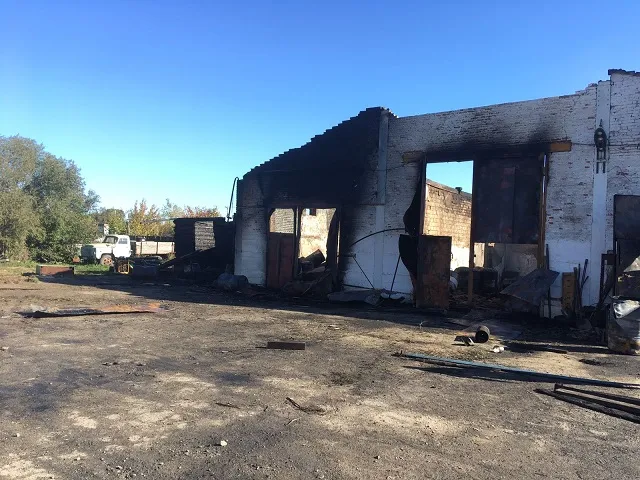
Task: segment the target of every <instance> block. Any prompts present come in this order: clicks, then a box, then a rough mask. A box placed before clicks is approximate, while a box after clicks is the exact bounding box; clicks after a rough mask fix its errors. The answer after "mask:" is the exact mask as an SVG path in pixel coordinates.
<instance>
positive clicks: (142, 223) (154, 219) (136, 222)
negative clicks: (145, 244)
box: [129, 198, 162, 237]
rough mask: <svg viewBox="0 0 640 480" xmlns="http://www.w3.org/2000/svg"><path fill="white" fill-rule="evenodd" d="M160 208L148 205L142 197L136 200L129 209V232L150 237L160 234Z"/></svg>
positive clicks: (137, 235) (136, 235)
mask: <svg viewBox="0 0 640 480" xmlns="http://www.w3.org/2000/svg"><path fill="white" fill-rule="evenodd" d="M161 218H162V217H161V216H160V210H159V209H158V207H156V206H155V205H148V204H147V201H146V200H145V199H144V198H143V199H142V200H140V202H138V201H136V203H135V204H134V205H133V208H132V209H131V210H129V233H130V235H132V236H134V237H152V236H157V235H160V219H161Z"/></svg>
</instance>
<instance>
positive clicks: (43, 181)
mask: <svg viewBox="0 0 640 480" xmlns="http://www.w3.org/2000/svg"><path fill="white" fill-rule="evenodd" d="M25 190H26V191H27V192H28V193H29V194H30V195H31V196H32V197H33V199H34V201H35V204H36V205H35V210H36V214H37V215H38V217H39V219H40V229H39V231H38V232H37V233H33V234H31V235H29V236H28V237H27V247H28V248H29V251H30V254H31V257H32V258H34V259H35V260H38V261H47V262H60V261H68V260H69V259H70V258H71V257H72V256H73V255H74V253H75V250H76V245H77V244H80V243H84V242H87V241H90V240H92V238H93V237H94V236H95V231H96V229H95V221H94V219H93V218H92V216H91V215H90V213H92V212H93V211H94V210H95V207H96V206H97V203H98V201H99V197H98V196H97V194H96V193H95V192H93V191H88V192H85V185H84V180H83V179H82V177H81V175H80V170H79V169H78V167H77V165H76V164H75V163H74V162H72V161H69V160H64V159H62V158H58V157H56V156H54V155H51V154H49V153H44V155H42V156H41V158H39V159H38V161H37V164H36V169H35V172H34V174H33V176H32V179H31V182H30V184H29V185H27V187H26V189H25Z"/></svg>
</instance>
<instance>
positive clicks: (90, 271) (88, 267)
mask: <svg viewBox="0 0 640 480" xmlns="http://www.w3.org/2000/svg"><path fill="white" fill-rule="evenodd" d="M74 267H75V272H76V275H104V274H106V273H109V266H108V265H100V264H99V263H98V264H91V263H81V264H77V265H74Z"/></svg>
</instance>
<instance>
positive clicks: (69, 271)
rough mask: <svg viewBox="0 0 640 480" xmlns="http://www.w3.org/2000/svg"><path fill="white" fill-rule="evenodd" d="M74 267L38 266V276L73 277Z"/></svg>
mask: <svg viewBox="0 0 640 480" xmlns="http://www.w3.org/2000/svg"><path fill="white" fill-rule="evenodd" d="M74 273H75V268H74V267H63V266H58V265H36V275H42V276H45V275H73V274H74Z"/></svg>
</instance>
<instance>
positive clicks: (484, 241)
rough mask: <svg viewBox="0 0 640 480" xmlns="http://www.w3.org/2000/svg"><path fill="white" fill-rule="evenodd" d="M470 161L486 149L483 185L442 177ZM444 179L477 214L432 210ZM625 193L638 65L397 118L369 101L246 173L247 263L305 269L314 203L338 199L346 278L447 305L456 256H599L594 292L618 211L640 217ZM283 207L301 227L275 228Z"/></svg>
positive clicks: (568, 268) (497, 263)
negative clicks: (438, 172)
mask: <svg viewBox="0 0 640 480" xmlns="http://www.w3.org/2000/svg"><path fill="white" fill-rule="evenodd" d="M463 160H473V188H472V192H471V193H472V196H471V195H468V194H467V195H468V196H467V197H464V198H455V195H456V194H458V195H463V194H464V192H457V191H454V190H452V189H451V187H454V186H450V187H447V186H437V185H433V184H432V185H429V184H428V182H427V177H428V175H429V165H430V164H432V163H437V162H451V161H463ZM438 188H439V189H440V190H442V194H443V195H445V196H446V195H449V196H450V197H451V200H450V201H449V202H450V204H451V205H453V204H452V203H451V202H454V203H455V202H457V203H456V205H458V206H459V210H460V211H463V210H464V209H465V208H466V207H465V205H467V206H468V207H469V208H470V210H469V212H468V215H467V217H468V222H469V224H468V226H466V225H465V226H460V225H458V226H457V227H456V228H448V227H450V226H448V225H447V224H446V221H445V223H442V221H439V222H434V221H432V219H431V218H430V217H429V212H430V208H429V207H430V206H432V207H436V208H437V202H436V201H433V202H430V201H429V199H428V196H429V194H430V193H429V192H430V190H432V189H438ZM623 195H627V196H635V195H640V74H638V73H636V72H629V71H623V70H610V71H609V79H608V80H604V81H599V82H597V83H594V84H591V85H589V86H588V87H587V88H586V89H584V90H581V91H578V92H576V93H574V94H570V95H564V96H560V97H553V98H543V99H539V100H532V101H524V102H516V103H507V104H501V105H492V106H487V107H480V108H470V109H465V110H458V111H451V112H443V113H434V114H426V115H418V116H410V117H397V116H396V115H394V114H393V113H392V112H391V111H389V110H388V109H385V108H369V109H367V110H364V111H363V112H361V113H360V114H358V115H357V116H355V117H353V118H351V119H349V120H346V121H344V122H342V123H341V124H339V125H337V126H335V127H333V128H331V129H329V130H327V131H326V132H325V133H323V134H321V135H318V136H316V137H314V138H313V139H312V140H311V141H310V142H309V143H307V144H305V145H303V146H302V147H299V148H295V149H293V150H289V151H287V152H285V153H283V154H281V155H279V156H278V157H276V158H274V159H272V160H270V161H268V162H266V163H264V164H262V165H260V166H258V167H256V168H254V169H253V170H251V171H250V172H248V173H247V174H246V175H245V176H244V177H243V178H242V180H241V181H240V182H239V185H238V191H237V215H236V219H237V229H236V254H235V271H236V273H237V274H242V275H246V276H247V277H248V278H249V281H250V282H252V283H255V284H261V285H266V284H271V285H272V286H277V285H279V284H281V283H283V282H286V281H287V280H289V279H291V278H292V277H293V275H294V274H295V273H296V270H295V269H296V263H297V259H298V258H299V257H300V244H301V240H302V229H301V224H302V221H301V220H302V217H303V215H304V212H305V211H306V212H311V211H313V212H315V211H318V210H320V209H325V210H330V211H331V212H332V214H331V219H330V220H328V221H327V246H326V248H325V249H324V253H325V255H326V266H327V268H328V269H330V270H331V271H332V272H333V275H334V288H337V289H345V290H348V289H372V288H373V289H378V290H383V289H386V290H390V291H394V292H399V293H401V294H404V295H406V296H407V297H410V298H413V299H414V300H415V301H416V303H418V304H419V305H425V306H428V305H435V306H443V305H444V303H443V302H444V300H443V299H444V298H445V297H446V295H447V282H448V280H449V270H450V269H452V255H453V257H454V258H455V259H456V260H455V265H454V266H459V265H464V266H466V267H468V268H470V269H471V271H472V272H473V269H474V267H478V266H483V267H485V268H492V269H494V270H496V271H498V275H503V274H505V271H506V270H509V271H511V273H514V272H515V274H517V275H525V274H526V273H528V272H529V271H531V270H532V269H535V268H536V267H545V268H546V266H547V265H548V267H549V268H550V269H552V270H555V271H557V272H559V273H563V272H572V271H573V269H574V267H575V266H577V265H581V266H582V267H583V268H584V267H585V260H586V259H588V262H587V265H586V270H587V275H586V276H585V278H586V280H585V284H584V288H583V289H582V301H583V303H584V304H585V305H591V304H594V303H596V302H598V299H599V296H600V290H601V285H600V284H601V265H602V264H603V262H604V258H603V254H606V253H607V252H608V251H613V250H614V242H616V241H617V240H616V238H614V237H615V235H614V223H616V222H617V223H619V224H621V225H626V226H627V227H628V225H630V224H631V223H633V222H634V221H636V220H638V221H640V215H637V214H636V215H635V217H634V212H633V211H632V210H633V208H629V207H628V205H631V204H632V205H636V204H635V203H633V202H635V200H634V199H635V198H636V197H624V198H625V202H626V203H625V202H623V203H620V205H621V207H620V208H619V209H618V208H614V203H617V200H615V199H614V197H615V196H618V198H623V197H621V196H623ZM442 199H443V202H446V201H447V200H446V198H445V197H442ZM629 202H630V203H629ZM443 205H444V203H443ZM625 205H626V207H624V206H625ZM638 205H640V204H638ZM445 206H446V205H445ZM623 207H624V208H623ZM278 209H288V210H290V211H291V212H292V213H291V215H292V225H293V229H292V231H291V232H288V233H278V232H274V231H272V229H271V226H272V225H273V222H272V221H270V217H271V215H272V214H273V213H274V212H275V211H276V210H278ZM305 209H306V210H305ZM431 210H433V209H431ZM614 210H615V211H616V213H615V215H614ZM447 215H449V219H450V220H451V221H453V222H461V221H462V220H460V219H457V218H455V215H453V213H451V212H449V213H448V214H447ZM443 216H445V217H446V215H444V214H443ZM614 217H617V218H615V219H614ZM460 218H462V217H460ZM634 218H635V220H634ZM436 224H439V225H440V227H439V230H438V229H436V228H435V225H436ZM634 225H635V224H634ZM627 227H625V228H626V230H624V231H625V232H626V233H625V235H627V236H629V235H635V234H630V233H628V232H630V231H637V232H640V223H638V224H637V225H635V226H633V225H632V226H631V227H628V228H627ZM615 230H616V231H618V230H619V229H617V227H616V229H615ZM464 235H468V241H466V242H465V241H464V240H460V237H461V236H464ZM638 237H640V235H638ZM633 240H634V241H635V240H636V239H633ZM633 245H635V244H633ZM630 248H635V247H630ZM547 251H548V252H549V255H548V259H547V258H546V257H547ZM635 253H640V252H635ZM465 254H467V255H468V261H467V262H465V261H464V259H463V257H464V255H465ZM632 256H633V255H632ZM635 256H637V255H635ZM461 257H462V259H461ZM634 258H635V257H634ZM605 263H606V262H605ZM283 272H284V274H283ZM471 275H473V273H471ZM270 277H271V279H272V280H273V279H274V278H276V277H277V278H278V280H277V281H271V282H270V281H269V278H270ZM562 283H563V281H562V275H559V276H558V278H557V279H556V280H555V282H554V283H553V285H552V286H551V295H550V296H551V299H552V309H553V312H552V314H555V313H558V312H559V311H560V309H561V306H562V301H563V294H564V293H566V292H564V293H563V284H562ZM470 285H472V288H473V285H474V283H470Z"/></svg>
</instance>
